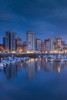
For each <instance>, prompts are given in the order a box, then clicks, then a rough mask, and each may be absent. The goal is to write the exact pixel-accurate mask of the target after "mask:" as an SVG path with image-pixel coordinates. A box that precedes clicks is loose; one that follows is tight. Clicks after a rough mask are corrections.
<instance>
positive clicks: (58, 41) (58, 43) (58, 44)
mask: <svg viewBox="0 0 67 100" xmlns="http://www.w3.org/2000/svg"><path fill="white" fill-rule="evenodd" d="M55 43H56V49H57V50H58V51H62V38H55Z"/></svg>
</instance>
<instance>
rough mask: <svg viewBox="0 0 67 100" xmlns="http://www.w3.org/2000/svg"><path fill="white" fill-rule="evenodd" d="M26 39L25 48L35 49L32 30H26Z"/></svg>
mask: <svg viewBox="0 0 67 100" xmlns="http://www.w3.org/2000/svg"><path fill="white" fill-rule="evenodd" d="M26 40H27V50H30V51H34V50H35V38H34V32H32V31H28V32H26Z"/></svg>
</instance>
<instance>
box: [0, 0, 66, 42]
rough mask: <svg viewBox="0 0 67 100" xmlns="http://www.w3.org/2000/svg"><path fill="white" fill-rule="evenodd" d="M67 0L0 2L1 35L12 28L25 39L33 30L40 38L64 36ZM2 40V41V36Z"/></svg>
mask: <svg viewBox="0 0 67 100" xmlns="http://www.w3.org/2000/svg"><path fill="white" fill-rule="evenodd" d="M66 4H67V1H66V0H64V1H63V0H51V1H50V0H45V1H44V0H32V1H31V0H28V1H27V0H23V1H22V0H20V1H16V0H14V1H13V0H3V1H1V2H0V35H1V37H2V38H3V36H4V35H5V31H6V30H10V29H12V30H13V31H16V32H17V35H18V37H21V39H22V40H23V41H24V40H25V38H26V36H25V34H26V31H28V30H32V31H34V32H35V33H36V37H38V38H40V39H43V40H44V39H46V38H54V37H56V36H57V37H63V39H64V40H65V41H66V42H67V40H66V36H67V35H66V34H67V29H66V26H67V22H66V20H67V14H66V12H67V6H66ZM1 37H0V42H1V43H2V38H1Z"/></svg>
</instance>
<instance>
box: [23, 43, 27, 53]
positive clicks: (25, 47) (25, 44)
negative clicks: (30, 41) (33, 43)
mask: <svg viewBox="0 0 67 100" xmlns="http://www.w3.org/2000/svg"><path fill="white" fill-rule="evenodd" d="M23 52H24V53H27V41H25V42H23Z"/></svg>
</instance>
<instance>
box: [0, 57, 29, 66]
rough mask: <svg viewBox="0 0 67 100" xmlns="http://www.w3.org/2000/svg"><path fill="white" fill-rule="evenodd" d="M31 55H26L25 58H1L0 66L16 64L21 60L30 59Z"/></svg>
mask: <svg viewBox="0 0 67 100" xmlns="http://www.w3.org/2000/svg"><path fill="white" fill-rule="evenodd" d="M29 59H30V58H29V57H24V58H17V57H14V58H12V57H8V58H4V59H3V58H1V62H0V68H1V67H6V65H10V64H15V63H19V62H25V61H27V60H29Z"/></svg>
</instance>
